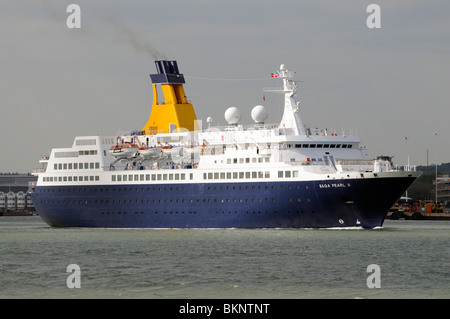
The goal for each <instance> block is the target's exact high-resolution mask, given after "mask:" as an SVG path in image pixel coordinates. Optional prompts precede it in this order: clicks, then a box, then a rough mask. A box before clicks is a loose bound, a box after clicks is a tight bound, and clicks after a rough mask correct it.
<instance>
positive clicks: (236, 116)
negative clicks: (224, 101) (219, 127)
mask: <svg viewBox="0 0 450 319" xmlns="http://www.w3.org/2000/svg"><path fill="white" fill-rule="evenodd" d="M240 119H241V112H239V109H238V108H237V107H234V106H233V107H230V108H228V109H227V110H226V111H225V120H226V121H227V123H228V124H237V123H238V122H239V120H240Z"/></svg>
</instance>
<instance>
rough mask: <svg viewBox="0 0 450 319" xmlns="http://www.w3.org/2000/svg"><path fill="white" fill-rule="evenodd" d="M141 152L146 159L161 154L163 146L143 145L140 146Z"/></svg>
mask: <svg viewBox="0 0 450 319" xmlns="http://www.w3.org/2000/svg"><path fill="white" fill-rule="evenodd" d="M139 154H140V155H141V156H142V157H143V158H144V159H150V158H155V157H158V156H160V155H161V147H158V146H153V147H152V146H149V147H141V148H139Z"/></svg>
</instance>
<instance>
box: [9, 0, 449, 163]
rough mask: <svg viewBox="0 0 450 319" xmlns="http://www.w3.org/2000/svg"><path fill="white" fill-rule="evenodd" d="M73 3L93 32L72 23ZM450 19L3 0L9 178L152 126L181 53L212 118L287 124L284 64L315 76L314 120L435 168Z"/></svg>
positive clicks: (305, 7)
mask: <svg viewBox="0 0 450 319" xmlns="http://www.w3.org/2000/svg"><path fill="white" fill-rule="evenodd" d="M70 3H76V4H78V5H79V6H80V8H81V29H69V28H68V27H67V25H66V19H67V17H68V16H69V14H70V13H67V12H66V9H67V6H68V5H69V4H70ZM371 3H376V4H378V5H379V6H380V8H381V28H379V29H369V28H368V27H367V24H366V19H367V17H368V16H369V15H370V13H367V12H366V8H367V6H368V5H369V4H371ZM449 16H450V2H449V1H448V0H441V1H423V0H404V1H401V0H397V1H392V0H389V1H388V0H383V1H380V0H374V1H360V0H351V1H350V0H340V1H325V0H290V1H285V0H277V1H266V0H259V1H256V0H246V1H237V0H226V1H219V0H215V1H213V0H211V1H207V0H165V1H111V0H108V1H106V0H104V1H103V0H96V1H87V0H86V1H81V0H71V1H61V0H47V1H44V0H40V1H38V0H30V1H27V0H21V1H16V0H2V1H1V2H0V41H1V42H0V46H1V50H0V52H1V53H0V54H1V56H0V66H1V67H0V72H1V75H0V105H1V106H0V107H1V114H0V155H1V157H0V172H30V171H31V170H32V169H33V168H37V167H39V163H38V161H39V159H40V157H41V156H42V155H47V154H49V153H50V150H51V149H52V148H53V147H68V146H71V145H72V142H73V139H74V137H75V136H79V135H96V134H100V135H110V136H116V134H117V132H118V131H124V130H134V129H141V128H142V127H143V126H144V125H145V123H146V122H147V120H148V117H149V115H150V110H151V103H152V90H151V81H150V78H149V74H151V73H156V70H155V66H154V57H153V56H152V54H153V55H158V56H159V57H162V56H164V57H166V58H169V59H174V60H177V61H178V65H179V68H180V71H181V73H183V74H184V75H185V76H186V81H187V83H186V85H185V90H186V93H187V96H188V98H189V99H190V100H191V101H192V103H193V105H194V108H195V110H196V114H197V117H198V118H199V119H202V120H203V121H206V118H207V117H208V116H211V117H212V118H213V124H219V125H224V124H225V120H224V116H223V114H224V112H225V110H226V109H227V108H228V107H230V106H236V107H238V108H240V110H241V114H242V120H241V122H242V123H244V124H245V123H251V117H250V112H251V109H252V108H253V107H254V106H255V105H258V104H264V105H265V106H266V107H267V109H268V111H269V118H268V120H267V122H270V123H275V122H278V121H280V119H281V115H282V113H281V111H282V103H283V99H282V96H281V95H276V94H275V95H272V94H267V93H266V94H264V93H263V91H262V89H263V87H270V86H278V85H280V83H279V82H277V81H279V80H274V79H271V78H270V73H272V72H274V71H276V70H277V69H278V68H279V66H280V64H282V63H283V64H285V65H286V66H287V68H288V69H290V70H292V71H296V72H297V73H296V75H297V76H296V79H297V80H300V81H304V82H300V83H299V85H300V91H299V100H300V101H301V103H302V104H301V105H302V113H301V115H302V119H303V122H304V123H308V124H310V125H311V126H313V127H322V128H329V129H330V128H334V129H336V130H337V131H338V132H342V131H345V132H346V133H350V132H353V133H356V132H357V133H358V135H359V136H360V138H361V141H362V145H364V146H366V147H367V148H368V151H369V155H370V156H371V157H375V156H377V155H392V156H395V157H394V161H395V162H396V163H397V164H405V163H406V162H407V160H408V156H409V160H410V163H411V164H420V165H425V164H426V163H427V149H428V150H429V152H428V154H429V156H428V158H429V163H430V164H432V163H436V162H438V163H442V162H450V147H449V145H450V143H449V136H450V129H449V119H450V19H449ZM224 79H226V80H224ZM231 79H240V80H239V81H231ZM247 79H258V80H253V81H250V80H247ZM264 95H265V97H266V100H265V101H263V96H264Z"/></svg>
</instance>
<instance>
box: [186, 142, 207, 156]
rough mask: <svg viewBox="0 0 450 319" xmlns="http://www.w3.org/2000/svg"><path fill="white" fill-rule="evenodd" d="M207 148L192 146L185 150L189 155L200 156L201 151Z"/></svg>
mask: <svg viewBox="0 0 450 319" xmlns="http://www.w3.org/2000/svg"><path fill="white" fill-rule="evenodd" d="M204 148H205V144H203V145H196V146H190V147H185V148H184V150H185V151H186V152H187V153H188V154H194V155H198V154H200V153H201V151H202V150H203V149H204Z"/></svg>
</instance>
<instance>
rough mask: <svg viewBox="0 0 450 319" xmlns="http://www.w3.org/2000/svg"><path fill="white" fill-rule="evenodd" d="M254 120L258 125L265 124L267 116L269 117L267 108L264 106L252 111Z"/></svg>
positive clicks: (258, 106)
mask: <svg viewBox="0 0 450 319" xmlns="http://www.w3.org/2000/svg"><path fill="white" fill-rule="evenodd" d="M251 115H252V119H253V121H255V122H256V123H264V121H265V120H266V119H267V116H269V113H267V110H266V108H265V107H264V105H257V106H255V107H254V108H253V109H252V113H251Z"/></svg>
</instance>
